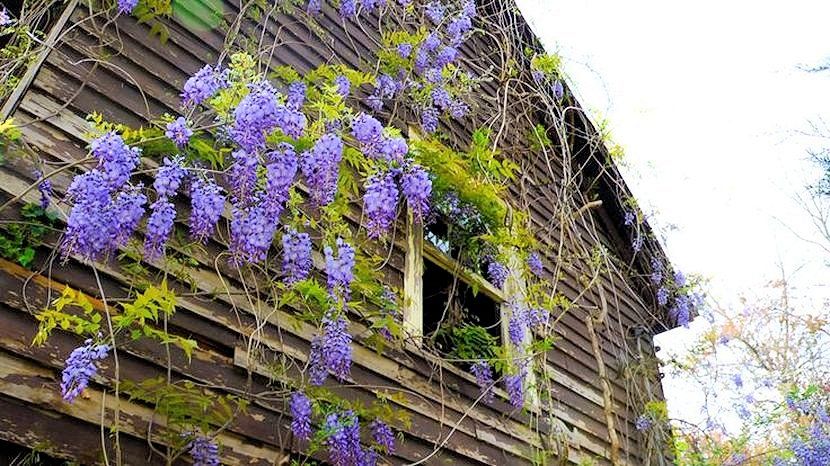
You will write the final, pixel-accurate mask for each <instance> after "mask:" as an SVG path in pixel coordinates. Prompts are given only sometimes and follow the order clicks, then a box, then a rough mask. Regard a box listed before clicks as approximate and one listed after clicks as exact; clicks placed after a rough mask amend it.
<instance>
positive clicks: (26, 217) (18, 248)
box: [0, 204, 57, 267]
mask: <svg viewBox="0 0 830 466" xmlns="http://www.w3.org/2000/svg"><path fill="white" fill-rule="evenodd" d="M20 216H21V217H23V219H22V220H21V221H20V222H10V223H6V224H2V225H0V257H3V258H4V259H9V260H13V261H15V262H17V263H18V264H20V265H22V266H23V267H28V266H29V265H30V264H31V263H32V261H33V260H34V258H35V248H36V247H37V246H39V245H40V244H41V243H42V241H43V237H44V236H46V233H48V232H49V231H50V230H53V229H54V225H56V223H57V219H56V217H55V215H54V214H53V213H52V212H47V211H46V210H44V209H43V208H42V207H40V206H39V205H37V204H26V205H24V206H23V208H22V209H21V210H20Z"/></svg>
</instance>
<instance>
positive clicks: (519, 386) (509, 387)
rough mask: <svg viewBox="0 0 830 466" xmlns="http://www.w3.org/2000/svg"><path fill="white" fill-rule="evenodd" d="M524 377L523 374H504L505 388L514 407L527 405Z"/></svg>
mask: <svg viewBox="0 0 830 466" xmlns="http://www.w3.org/2000/svg"><path fill="white" fill-rule="evenodd" d="M523 379H524V378H523V377H522V374H514V375H506V376H504V389H505V390H506V391H507V395H508V397H509V398H510V404H511V405H513V407H514V408H521V407H522V406H524V405H525V394H524V387H523V385H524V380H523Z"/></svg>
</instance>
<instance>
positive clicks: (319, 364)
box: [308, 335, 329, 386]
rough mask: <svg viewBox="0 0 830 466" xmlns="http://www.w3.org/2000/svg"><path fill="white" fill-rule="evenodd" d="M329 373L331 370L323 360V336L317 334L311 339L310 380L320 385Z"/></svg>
mask: <svg viewBox="0 0 830 466" xmlns="http://www.w3.org/2000/svg"><path fill="white" fill-rule="evenodd" d="M328 375H329V371H328V369H326V363H325V361H324V360H323V337H322V335H316V336H314V337H313V338H312V339H311V349H310V350H309V352H308V379H309V380H308V381H309V383H310V384H311V385H315V386H320V385H323V382H325V381H326V378H327V377H328Z"/></svg>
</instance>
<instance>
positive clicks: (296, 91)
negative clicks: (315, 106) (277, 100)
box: [285, 81, 307, 110]
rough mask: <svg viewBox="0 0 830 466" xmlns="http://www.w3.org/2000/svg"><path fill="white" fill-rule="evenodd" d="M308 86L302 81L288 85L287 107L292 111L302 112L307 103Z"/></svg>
mask: <svg viewBox="0 0 830 466" xmlns="http://www.w3.org/2000/svg"><path fill="white" fill-rule="evenodd" d="M306 89H307V86H306V85H305V83H304V82H302V81H294V82H293V83H291V84H289V85H288V91H287V92H286V101H285V105H286V106H287V107H288V108H289V109H291V110H300V109H301V108H302V107H303V103H305V94H306Z"/></svg>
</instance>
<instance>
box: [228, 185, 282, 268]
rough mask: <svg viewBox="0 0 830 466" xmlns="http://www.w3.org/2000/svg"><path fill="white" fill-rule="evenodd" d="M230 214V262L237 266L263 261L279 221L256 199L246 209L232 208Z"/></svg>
mask: <svg viewBox="0 0 830 466" xmlns="http://www.w3.org/2000/svg"><path fill="white" fill-rule="evenodd" d="M231 212H232V218H231V241H230V252H231V257H232V259H231V262H232V263H233V264H234V265H237V266H239V265H242V264H245V263H258V262H262V261H264V260H265V257H266V255H267V254H268V249H269V248H270V247H271V241H272V240H273V239H274V234H275V233H276V231H277V226H278V223H277V222H278V220H279V219H277V218H274V217H273V216H272V215H270V214H269V211H268V209H267V207H266V205H265V203H263V202H261V201H259V200H258V199H257V200H255V203H253V204H252V205H250V206H247V207H239V206H234V207H233V209H232V210H231Z"/></svg>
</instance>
